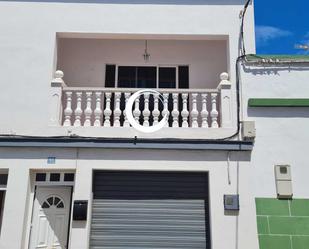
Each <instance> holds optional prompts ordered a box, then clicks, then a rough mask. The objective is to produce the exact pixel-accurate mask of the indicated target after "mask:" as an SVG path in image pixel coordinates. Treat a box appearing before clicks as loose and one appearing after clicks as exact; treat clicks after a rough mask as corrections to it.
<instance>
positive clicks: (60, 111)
mask: <svg viewBox="0 0 309 249" xmlns="http://www.w3.org/2000/svg"><path fill="white" fill-rule="evenodd" d="M55 76H56V77H55V79H54V80H53V81H52V99H53V100H52V116H51V123H52V124H53V125H58V126H59V125H60V126H63V127H101V128H102V129H104V128H107V127H109V128H115V129H116V128H117V129H123V128H130V124H129V122H128V119H127V117H126V113H125V106H126V103H127V101H128V99H129V98H130V96H131V95H132V94H133V93H135V92H136V91H138V90H140V89H136V88H94V87H82V88H81V87H67V86H66V85H65V84H64V82H63V80H62V77H63V73H62V72H61V71H57V72H56V74H55ZM228 78H229V76H228V74H227V73H222V74H221V75H220V80H221V81H220V83H219V85H218V87H217V88H216V89H154V90H156V91H157V92H159V93H160V95H161V98H160V96H159V95H158V94H149V93H145V94H143V95H142V96H140V97H138V98H137V99H136V100H135V103H134V106H133V109H132V113H133V117H134V118H135V120H136V122H138V123H140V125H143V126H151V125H154V124H157V123H158V122H159V121H160V120H161V119H162V117H163V116H164V115H165V114H167V115H168V117H169V118H168V122H167V123H166V127H165V128H166V129H168V130H169V129H176V128H178V129H179V128H181V129H184V130H185V129H190V130H201V129H203V130H206V129H209V130H210V129H220V128H230V129H231V128H233V111H232V110H233V108H232V90H231V83H230V81H229V80H228ZM234 125H235V124H234ZM165 128H164V129H165ZM130 129H133V128H130Z"/></svg>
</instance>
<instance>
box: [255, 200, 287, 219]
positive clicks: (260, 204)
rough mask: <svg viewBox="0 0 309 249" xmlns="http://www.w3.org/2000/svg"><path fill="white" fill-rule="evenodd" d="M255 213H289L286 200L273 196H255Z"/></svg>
mask: <svg viewBox="0 0 309 249" xmlns="http://www.w3.org/2000/svg"><path fill="white" fill-rule="evenodd" d="M255 203H256V213H257V215H287V216H288V215H289V214H290V212H289V203H288V201H287V200H278V199H274V198H256V199H255Z"/></svg>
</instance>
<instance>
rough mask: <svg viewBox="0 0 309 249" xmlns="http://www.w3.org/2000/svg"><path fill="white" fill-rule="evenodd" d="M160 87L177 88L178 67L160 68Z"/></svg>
mask: <svg viewBox="0 0 309 249" xmlns="http://www.w3.org/2000/svg"><path fill="white" fill-rule="evenodd" d="M159 88H176V68H175V67H160V68H159Z"/></svg>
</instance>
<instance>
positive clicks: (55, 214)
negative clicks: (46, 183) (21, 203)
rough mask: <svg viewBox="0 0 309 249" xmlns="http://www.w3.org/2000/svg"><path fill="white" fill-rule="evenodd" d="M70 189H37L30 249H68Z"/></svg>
mask: <svg viewBox="0 0 309 249" xmlns="http://www.w3.org/2000/svg"><path fill="white" fill-rule="evenodd" d="M70 203H71V188H70V187H39V186H38V187H37V189H36V197H35V200H34V206H33V216H32V229H31V239H30V248H29V249H38V248H40V249H66V248H67V240H68V225H69V216H70Z"/></svg>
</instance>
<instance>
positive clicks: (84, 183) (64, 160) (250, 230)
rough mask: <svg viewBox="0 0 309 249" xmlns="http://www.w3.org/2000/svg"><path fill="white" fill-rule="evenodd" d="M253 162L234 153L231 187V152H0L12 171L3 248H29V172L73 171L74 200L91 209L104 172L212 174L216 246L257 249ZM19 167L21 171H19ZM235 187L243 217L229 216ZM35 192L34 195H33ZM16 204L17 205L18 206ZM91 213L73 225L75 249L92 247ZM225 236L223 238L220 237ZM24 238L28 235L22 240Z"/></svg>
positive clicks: (0, 240) (243, 154) (244, 154)
mask: <svg viewBox="0 0 309 249" xmlns="http://www.w3.org/2000/svg"><path fill="white" fill-rule="evenodd" d="M48 156H55V157H56V164H54V165H47V157H48ZM249 160H250V153H249V152H231V153H230V180H231V184H229V183H228V168H227V152H214V151H212V152H210V151H208V152H207V151H182V152H181V153H179V152H178V151H175V150H123V149H118V150H115V149H114V150H112V149H79V151H78V152H77V151H76V150H75V149H51V148H46V149H38V148H37V149H27V148H25V149H14V150H13V149H9V148H8V149H4V148H1V149H0V169H1V168H9V170H10V171H9V184H8V189H7V198H6V202H5V209H4V220H3V230H2V233H1V237H0V247H1V248H7V249H16V248H24V247H23V246H24V245H26V244H27V239H28V238H27V236H23V235H22V234H23V233H27V230H28V229H29V226H30V216H28V217H29V218H28V220H26V221H25V224H24V226H23V225H22V224H21V222H20V220H22V218H23V217H24V215H27V214H26V209H27V207H29V210H30V212H31V203H32V201H31V200H33V187H32V189H30V190H29V191H27V188H26V187H25V186H27V185H30V178H29V173H30V170H42V169H45V170H53V171H54V170H64V169H67V170H72V169H75V170H76V182H75V187H74V194H73V199H75V200H76V199H86V200H89V205H91V196H92V189H91V188H92V184H91V178H92V177H91V176H92V171H93V170H94V169H101V170H104V169H105V170H144V171H147V170H151V171H153V170H156V171H198V172H209V181H210V182H209V188H210V214H211V238H212V248H213V249H220V248H235V249H247V248H250V249H257V248H258V242H257V236H256V234H257V233H256V220H255V206H254V196H253V195H252V190H251V188H250V185H249V179H248V177H247V175H248V173H249V170H250V169H251V166H250V164H249ZM15 169H22V170H20V171H19V173H17V171H16V170H15ZM11 170H12V171H11ZM12 178H13V179H12ZM18 182H20V183H22V185H20V184H18ZM20 186H24V187H23V188H21V187H20ZM17 189H18V190H17ZM237 189H239V194H240V207H241V210H240V212H239V215H236V214H232V213H225V212H224V205H223V195H224V194H236V193H237ZM31 191H32V194H30V193H31ZM29 192H30V193H29ZM16 196H18V201H17V200H16ZM17 202H18V205H16V203H17ZM29 205H30V206H29ZM89 207H90V206H89ZM90 210H91V208H90ZM88 215H89V217H88V221H87V222H86V223H83V222H81V223H79V222H73V224H72V228H71V234H70V248H71V249H87V248H88V239H89V232H90V230H89V229H90V221H91V219H90V215H91V211H90V212H89V214H88ZM13 231H14V232H13ZM223 234H224V239H222V235H223ZM23 237H25V239H24V241H23V240H22V238H23ZM237 245H238V246H237Z"/></svg>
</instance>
